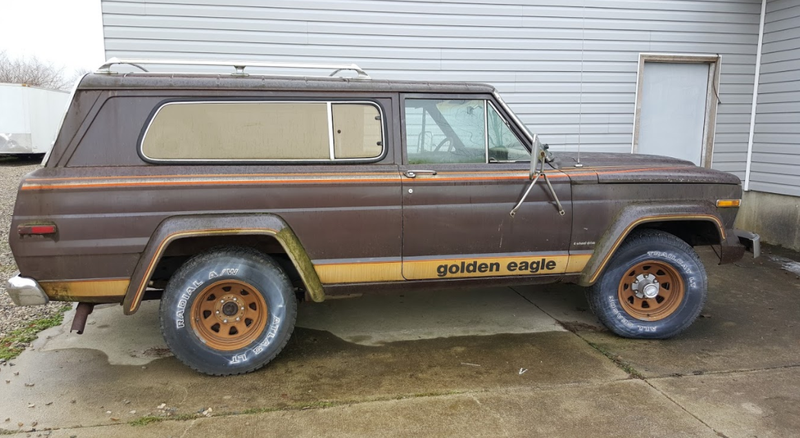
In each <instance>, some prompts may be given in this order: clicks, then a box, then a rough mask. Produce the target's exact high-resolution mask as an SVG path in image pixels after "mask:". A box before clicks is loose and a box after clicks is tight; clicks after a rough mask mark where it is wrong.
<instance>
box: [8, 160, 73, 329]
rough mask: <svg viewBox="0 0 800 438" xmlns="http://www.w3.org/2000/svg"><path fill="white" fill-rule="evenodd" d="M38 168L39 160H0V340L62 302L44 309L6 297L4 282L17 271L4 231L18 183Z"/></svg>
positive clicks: (52, 309) (49, 313) (55, 309)
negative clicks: (16, 302) (21, 303)
mask: <svg viewBox="0 0 800 438" xmlns="http://www.w3.org/2000/svg"><path fill="white" fill-rule="evenodd" d="M38 167H39V160H19V159H16V158H2V159H0V212H1V213H2V214H0V338H3V337H5V336H7V335H8V334H9V333H11V332H12V331H14V330H16V329H18V328H22V327H24V326H25V325H27V324H28V323H30V322H31V321H35V320H37V319H42V318H47V317H49V316H53V315H55V314H57V313H58V312H59V310H60V309H61V308H62V307H63V306H64V303H58V302H57V303H50V304H48V305H46V306H24V307H17V306H15V305H14V303H13V302H11V297H9V296H8V294H6V291H5V283H6V279H8V278H10V277H11V276H12V275H14V273H15V272H16V271H17V264H16V263H15V262H14V256H13V255H12V254H11V248H9V246H8V232H9V227H10V226H11V216H12V215H13V214H14V202H16V200H17V189H19V182H20V180H22V177H23V176H25V174H27V173H29V172H32V171H34V170H35V169H37V168H38Z"/></svg>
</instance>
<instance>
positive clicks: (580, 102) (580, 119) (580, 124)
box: [575, 0, 586, 167]
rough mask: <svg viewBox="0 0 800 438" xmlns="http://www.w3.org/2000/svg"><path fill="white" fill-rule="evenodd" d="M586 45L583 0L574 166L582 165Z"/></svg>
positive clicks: (584, 6) (584, 4)
mask: <svg viewBox="0 0 800 438" xmlns="http://www.w3.org/2000/svg"><path fill="white" fill-rule="evenodd" d="M585 45H586V0H583V18H582V21H581V88H580V91H579V93H580V96H579V97H578V99H579V100H578V162H577V163H575V167H583V163H581V144H582V143H583V52H584V47H585Z"/></svg>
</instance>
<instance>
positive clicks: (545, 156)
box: [530, 134, 552, 179]
mask: <svg viewBox="0 0 800 438" xmlns="http://www.w3.org/2000/svg"><path fill="white" fill-rule="evenodd" d="M547 149H548V146H547V145H546V144H542V142H541V140H539V134H533V146H532V147H531V175H530V176H531V179H533V178H534V177H536V175H537V174H538V173H540V172H541V171H543V170H544V163H545V162H550V161H551V160H552V159H551V157H550V154H549V153H548V151H547Z"/></svg>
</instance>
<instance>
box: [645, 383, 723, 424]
mask: <svg viewBox="0 0 800 438" xmlns="http://www.w3.org/2000/svg"><path fill="white" fill-rule="evenodd" d="M642 380H643V381H644V383H646V384H647V386H649V387H651V388H653V389H654V390H655V391H656V392H658V393H659V394H661V395H662V396H664V398H666V399H667V400H669V401H671V402H672V403H673V404H674V405H675V406H677V407H679V408H680V409H681V410H682V411H683V412H686V413H687V414H689V415H691V416H692V417H693V418H694V419H695V420H697V421H699V422H700V424H702V425H703V426H705V427H707V428H709V430H711V431H712V432H714V433H715V434H717V436H720V437H722V438H728V437H727V435H725V434H724V433H722V432H720V431H718V430H717V429H714V428H713V427H711V425H710V424H708V423H706V422H705V421H703V420H702V419H701V418H700V417H698V416H697V415H695V414H694V413H693V412H692V411H690V410H688V409H686V408H685V407H683V405H681V404H680V403H678V402H677V401H676V400H675V399H673V398H672V397H670V396H669V395H667V393H665V392H664V391H661V390H660V389H658V388H656V387H655V386H653V384H652V383H650V382H649V381H648V380H647V379H642Z"/></svg>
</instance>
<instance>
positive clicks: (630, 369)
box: [587, 341, 644, 380]
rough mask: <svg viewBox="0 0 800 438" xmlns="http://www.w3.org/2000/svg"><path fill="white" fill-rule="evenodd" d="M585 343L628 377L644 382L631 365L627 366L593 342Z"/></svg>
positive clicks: (642, 377)
mask: <svg viewBox="0 0 800 438" xmlns="http://www.w3.org/2000/svg"><path fill="white" fill-rule="evenodd" d="M587 343H588V344H589V346H591V347H592V348H594V349H595V350H597V351H599V352H600V354H602V355H603V356H605V357H607V358H609V359H610V360H611V361H612V362H614V365H616V366H618V367H619V368H620V369H622V371H625V372H626V373H628V375H629V376H631V377H633V378H635V379H641V380H644V374H642V373H640V372H639V370H637V369H636V368H634V367H633V365H631V364H629V363H628V362H625V361H624V360H622V359H620V357H619V356H617V355H616V354H614V353H612V352H610V351H608V350H606V349H605V348H603V347H601V346H599V345H597V344H595V343H594V342H588V341H587Z"/></svg>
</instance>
